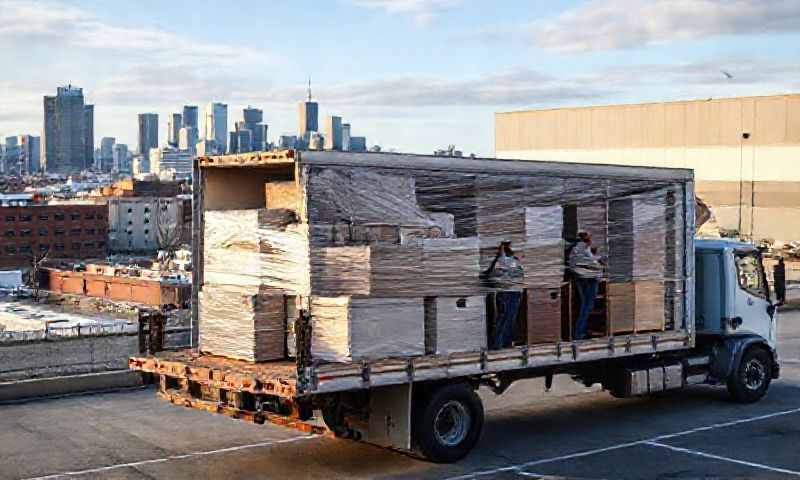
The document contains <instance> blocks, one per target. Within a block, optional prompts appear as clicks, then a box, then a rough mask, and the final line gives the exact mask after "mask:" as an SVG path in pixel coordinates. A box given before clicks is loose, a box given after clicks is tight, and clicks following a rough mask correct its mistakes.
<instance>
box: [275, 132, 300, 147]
mask: <svg viewBox="0 0 800 480" xmlns="http://www.w3.org/2000/svg"><path fill="white" fill-rule="evenodd" d="M297 143H298V142H297V135H281V136H280V137H278V148H297Z"/></svg>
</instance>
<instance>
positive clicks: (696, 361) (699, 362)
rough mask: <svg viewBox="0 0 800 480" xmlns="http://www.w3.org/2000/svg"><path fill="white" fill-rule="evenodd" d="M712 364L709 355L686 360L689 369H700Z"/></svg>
mask: <svg viewBox="0 0 800 480" xmlns="http://www.w3.org/2000/svg"><path fill="white" fill-rule="evenodd" d="M710 363H711V357H710V356H708V355H703V356H701V357H689V358H687V359H686V365H687V366H688V367H700V366H703V365H708V364H710Z"/></svg>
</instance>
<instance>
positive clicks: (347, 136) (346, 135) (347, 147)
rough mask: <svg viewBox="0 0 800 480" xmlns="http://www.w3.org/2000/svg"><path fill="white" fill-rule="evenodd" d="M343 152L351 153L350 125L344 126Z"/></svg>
mask: <svg viewBox="0 0 800 480" xmlns="http://www.w3.org/2000/svg"><path fill="white" fill-rule="evenodd" d="M342 151H343V152H349V151H350V124H349V123H343V124H342Z"/></svg>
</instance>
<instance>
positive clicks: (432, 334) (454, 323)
mask: <svg viewBox="0 0 800 480" xmlns="http://www.w3.org/2000/svg"><path fill="white" fill-rule="evenodd" d="M484 349H486V297H484V296H482V295H478V296H471V297H426V298H425V351H426V353H430V354H436V355H447V354H450V353H457V352H476V351H480V350H484Z"/></svg>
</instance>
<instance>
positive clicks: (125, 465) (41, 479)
mask: <svg viewBox="0 0 800 480" xmlns="http://www.w3.org/2000/svg"><path fill="white" fill-rule="evenodd" d="M318 437H319V435H303V436H299V437H291V438H286V439H283V440H272V441H269V442H260V443H251V444H248V445H237V446H235V447H227V448H219V449H216V450H206V451H202V452H189V453H184V454H181V455H170V456H169V457H163V458H153V459H150V460H141V461H138V462H130V463H119V464H116V465H107V466H104V467H96V468H90V469H87V470H78V471H74V472H61V473H54V474H51V475H45V476H43V477H30V478H27V479H25V480H53V479H56V478H64V477H75V476H78V475H88V474H90V473H102V472H108V471H111V470H118V469H120V468H130V467H140V466H143V465H152V464H154V463H164V462H169V461H172V460H183V459H186V458H193V457H202V456H206V455H216V454H219V453H228V452H236V451H240V450H248V449H251V448H260V447H269V446H272V445H280V444H283V443H294V442H298V441H300V440H308V439H310V438H318Z"/></svg>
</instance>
